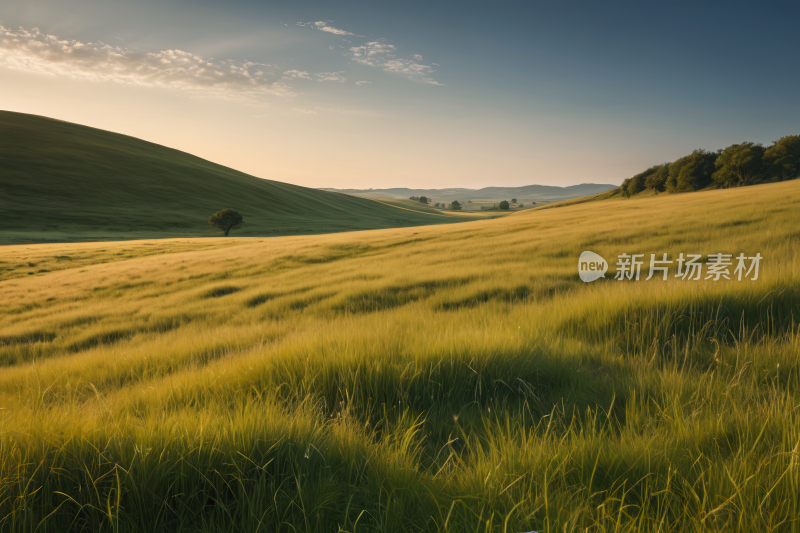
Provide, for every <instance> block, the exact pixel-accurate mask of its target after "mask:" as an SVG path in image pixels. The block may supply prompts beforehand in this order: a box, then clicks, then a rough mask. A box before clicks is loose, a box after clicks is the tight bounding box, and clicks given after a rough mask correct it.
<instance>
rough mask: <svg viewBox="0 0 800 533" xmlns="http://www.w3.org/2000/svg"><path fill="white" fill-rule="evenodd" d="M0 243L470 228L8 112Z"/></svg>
mask: <svg viewBox="0 0 800 533" xmlns="http://www.w3.org/2000/svg"><path fill="white" fill-rule="evenodd" d="M0 192H1V193H2V194H0V214H2V216H3V219H4V220H6V221H16V222H14V223H10V224H5V225H4V228H3V229H2V230H0V243H15V242H16V243H23V242H57V241H96V240H120V239H141V238H159V237H189V236H192V237H202V236H216V235H219V234H220V232H219V231H218V230H216V229H215V228H213V227H211V226H210V225H209V224H208V223H207V220H208V216H209V215H210V214H212V213H214V212H215V211H218V210H219V209H222V208H225V207H230V208H233V209H236V210H238V211H239V212H240V213H242V214H243V215H244V217H245V224H246V225H245V227H244V228H243V229H242V230H238V231H237V232H236V234H237V235H239V236H248V235H249V236H263V235H296V234H307V233H332V232H339V231H352V230H364V229H378V228H390V227H399V226H417V225H426V224H442V223H451V222H461V221H464V220H465V219H464V217H446V216H435V215H431V214H427V213H423V212H414V211H409V210H403V209H397V208H395V207H392V206H390V205H386V204H381V203H378V202H372V201H369V200H365V199H362V198H357V197H354V196H351V195H346V194H338V193H332V192H325V191H321V190H317V189H310V188H306V187H300V186H297V185H290V184H288V183H281V182H278V181H272V180H266V179H260V178H257V177H254V176H250V175H248V174H244V173H242V172H238V171H236V170H233V169H231V168H227V167H224V166H222V165H218V164H215V163H212V162H210V161H206V160H204V159H201V158H199V157H196V156H193V155H191V154H188V153H185V152H181V151H179V150H174V149H171V148H167V147H165V146H161V145H158V144H153V143H150V142H146V141H143V140H140V139H136V138H134V137H129V136H126V135H120V134H117V133H112V132H108V131H104V130H99V129H95V128H90V127H87V126H81V125H78V124H72V123H69V122H64V121H60V120H55V119H51V118H46V117H41V116H36V115H27V114H22V113H13V112H8V111H0Z"/></svg>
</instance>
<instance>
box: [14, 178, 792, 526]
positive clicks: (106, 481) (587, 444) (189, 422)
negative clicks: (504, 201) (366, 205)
mask: <svg viewBox="0 0 800 533" xmlns="http://www.w3.org/2000/svg"><path fill="white" fill-rule="evenodd" d="M798 202H800V182H797V181H795V182H786V183H779V184H771V185H762V186H755V187H748V188H742V189H728V190H719V191H708V192H698V193H692V194H678V195H668V196H667V195H659V196H658V197H653V198H641V199H633V200H620V199H613V198H612V199H609V200H607V201H603V202H587V203H581V204H577V205H571V206H563V207H560V208H558V209H546V210H528V211H524V212H521V213H516V214H514V215H511V216H507V217H503V218H499V219H494V220H480V221H474V222H469V223H466V224H453V225H438V226H426V227H418V228H400V229H386V230H375V231H363V232H353V233H339V234H329V235H317V236H286V237H276V238H269V239H258V238H228V239H224V238H210V239H197V240H188V241H187V240H186V239H182V240H180V241H177V240H159V241H143V242H135V243H134V242H104V243H94V244H88V243H83V244H37V245H19V246H7V247H3V248H0V261H3V264H2V265H0V266H1V267H3V268H4V269H5V270H4V272H3V273H2V274H3V280H2V281H0V300H2V302H3V306H2V308H0V365H2V371H0V524H2V526H0V528H1V529H2V530H4V531H12V532H16V531H29V532H32V531H41V532H46V531H52V532H56V531H112V532H123V531H169V532H190V531H191V532H195V531H205V532H212V531H214V532H216V531H241V532H245V531H246V532H255V531H263V532H300V531H302V532H336V531H347V532H356V531H359V532H368V531H371V532H377V531H380V532H417V531H435V532H445V531H448V532H504V533H505V532H522V531H531V530H535V531H539V532H542V531H547V532H585V531H590V532H609V533H610V532H614V533H620V532H642V533H645V532H646V533H650V532H664V533H666V532H686V533H689V532H692V533H696V532H709V531H714V532H793V533H794V532H798V531H800V381H799V380H800V375H799V374H798V373H799V367H798V357H800V356H799V355H798V354H800V329H799V327H798V317H800V210H798V209H797V206H798ZM584 250H592V251H594V252H596V253H598V254H600V255H602V256H603V257H605V258H606V259H607V260H608V261H609V262H610V263H612V265H613V263H614V262H615V260H616V256H617V255H618V254H621V253H646V254H650V253H663V252H667V253H669V254H670V255H671V256H672V257H675V256H677V254H678V253H681V252H683V253H701V254H704V255H707V254H712V253H718V252H724V253H733V254H738V253H739V252H744V253H746V254H748V255H752V254H755V253H756V252H758V253H760V254H761V255H762V256H763V257H764V260H763V263H762V265H761V271H760V275H759V279H758V280H757V281H749V280H745V281H735V280H733V281H725V280H722V281H718V282H713V281H682V280H679V279H675V278H674V277H672V276H670V279H669V280H668V281H662V280H660V279H658V280H651V281H644V280H642V281H638V282H635V281H616V280H613V279H612V276H609V277H608V278H607V279H601V280H598V281H596V282H594V283H591V284H584V283H582V282H581V281H580V280H579V279H578V276H577V260H578V256H579V255H580V253H581V252H582V251H584ZM29 263H31V264H34V265H35V266H28V264H29ZM95 263H97V264H95ZM73 264H74V265H75V266H72V265H73ZM18 265H23V266H18ZM40 265H44V266H43V267H40ZM57 269H58V270H57ZM39 270H50V271H49V272H38V271H39ZM612 270H613V268H612ZM28 272H33V273H32V274H28ZM672 273H673V274H674V270H673V272H672Z"/></svg>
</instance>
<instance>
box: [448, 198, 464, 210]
mask: <svg viewBox="0 0 800 533" xmlns="http://www.w3.org/2000/svg"><path fill="white" fill-rule="evenodd" d="M450 209H453V210H455V211H458V210H459V209H461V202H459V201H458V200H453V201H452V202H450Z"/></svg>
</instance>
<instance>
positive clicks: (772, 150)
mask: <svg viewBox="0 0 800 533" xmlns="http://www.w3.org/2000/svg"><path fill="white" fill-rule="evenodd" d="M764 163H765V164H766V165H768V166H769V173H770V174H771V175H772V176H774V177H776V178H777V179H779V180H793V179H797V178H800V135H787V136H786V137H781V138H780V140H778V141H776V142H775V143H774V144H773V145H772V146H770V147H769V148H768V149H767V150H766V151H765V152H764Z"/></svg>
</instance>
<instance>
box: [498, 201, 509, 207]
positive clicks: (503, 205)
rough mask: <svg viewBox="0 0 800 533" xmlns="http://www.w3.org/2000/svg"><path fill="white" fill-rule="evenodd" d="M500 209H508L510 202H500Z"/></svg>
mask: <svg viewBox="0 0 800 533" xmlns="http://www.w3.org/2000/svg"><path fill="white" fill-rule="evenodd" d="M500 209H508V202H506V201H505V200H503V201H502V202H500Z"/></svg>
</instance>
